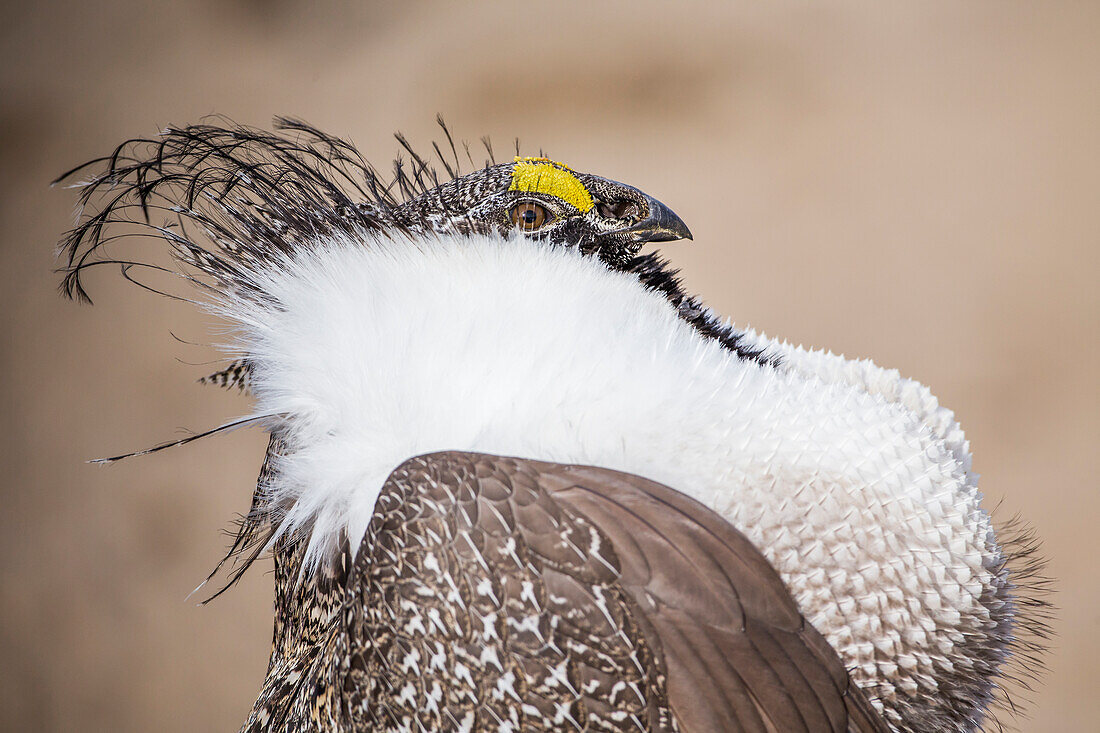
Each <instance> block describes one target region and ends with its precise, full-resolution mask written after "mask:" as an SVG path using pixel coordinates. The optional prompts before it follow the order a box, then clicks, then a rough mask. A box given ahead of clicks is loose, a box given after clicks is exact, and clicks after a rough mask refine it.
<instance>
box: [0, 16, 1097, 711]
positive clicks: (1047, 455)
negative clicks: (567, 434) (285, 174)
mask: <svg viewBox="0 0 1100 733" xmlns="http://www.w3.org/2000/svg"><path fill="white" fill-rule="evenodd" d="M737 5H739V6H741V7H734V4H733V3H723V2H712V3H707V4H692V3H677V4H675V5H673V4H672V3H664V2H648V3H638V2H632V3H626V4H621V5H613V4H605V3H595V2H583V3H574V2H557V3H552V4H551V3H545V4H544V3H538V4H536V3H516V2H512V3H501V4H497V3H489V2H476V3H467V4H462V5H459V4H454V3H442V2H441V3H434V4H433V3H422V2H405V3H387V4H375V3H366V2H349V3H343V4H339V5H334V4H328V3H316V4H315V3H300V4H299V3H292V2H261V1H260V0H252V1H251V2H241V1H236V2H230V1H228V0H218V1H216V2H215V1H214V0H210V1H209V2H192V3H149V2H107V3H87V2H65V3H58V2H53V3H50V2H45V3H37V4H32V3H19V4H12V5H10V6H9V7H6V8H4V12H3V16H2V17H3V21H2V24H0V38H2V46H0V62H2V63H0V85H2V86H0V258H2V259H0V277H2V278H3V280H2V284H0V285H2V287H0V305H2V309H3V316H4V317H3V325H2V328H3V340H2V342H0V357H2V359H3V371H2V379H0V385H2V386H0V390H2V392H0V394H2V400H3V402H2V410H0V415H2V418H0V431H2V436H0V446H3V466H2V471H3V478H2V479H0V487H2V488H0V490H2V492H3V493H2V496H0V502H2V507H3V508H2V509H0V571H2V573H3V575H2V583H0V728H3V729H6V730H43V731H53V730H88V731H96V730H111V731H144V730H164V731H173V730H178V731H190V730H236V728H237V726H238V725H239V724H240V723H241V722H242V721H243V719H244V717H245V715H246V713H247V711H248V710H249V708H250V706H251V704H252V701H253V699H254V696H255V694H256V692H257V690H258V688H259V684H260V680H261V678H262V676H263V673H264V670H265V666H266V660H267V654H268V645H269V640H270V635H271V615H270V602H271V600H270V594H271V580H270V576H269V575H267V574H265V570H266V569H267V568H268V567H269V566H264V567H263V568H260V569H259V570H257V571H253V572H252V573H251V574H250V575H248V576H247V577H246V578H245V580H244V582H243V583H242V584H241V585H240V586H239V587H238V588H236V589H235V590H233V591H231V592H230V593H228V594H226V595H225V596H223V597H222V598H220V599H219V600H217V601H216V602H215V603H213V604H212V605H211V606H208V607H205V608H198V607H196V606H195V604H194V599H193V600H192V601H185V600H184V599H185V596H186V595H187V594H188V592H189V591H191V589H192V588H194V587H195V585H196V584H198V583H199V581H201V580H202V578H203V577H205V575H206V573H207V571H208V570H209V569H210V568H211V567H212V566H213V564H214V563H215V562H216V561H217V560H218V558H219V557H220V554H221V552H222V550H223V548H224V546H225V544H226V538H225V537H224V536H223V535H221V534H219V531H220V530H221V529H223V528H225V527H227V526H228V525H229V522H230V521H231V520H232V519H233V517H234V516H235V513H236V512H240V511H243V510H245V508H246V507H247V503H248V499H249V496H250V494H251V491H252V485H253V482H254V479H255V476H256V473H257V470H258V467H259V464H260V459H261V456H262V452H263V447H264V437H263V435H262V434H259V433H258V432H255V431H252V432H248V431H244V432H239V433H236V434H233V435H229V436H223V437H220V438H214V439H210V440H205V441H200V442H199V443H196V444H194V445H191V446H188V447H184V448H179V449H175V450H172V451H169V452H165V453H161V454H158V455H155V456H148V457H144V458H136V459H132V460H129V461H125V462H123V463H121V464H118V465H115V466H111V467H107V468H99V467H95V466H90V465H87V464H85V463H84V461H85V460H86V459H89V458H94V457H98V456H104V455H112V454H116V453H119V452H124V451H129V450H134V449H138V448H142V447H147V446H149V445H151V444H153V443H156V442H160V441H162V440H165V439H169V438H172V437H175V436H177V435H179V432H178V431H179V429H180V428H189V429H201V428H206V427H210V426H213V425H215V424H218V423H220V422H221V421H223V420H225V419H227V418H230V417H233V416H236V415H239V414H241V413H242V412H243V411H244V410H245V409H246V407H245V403H244V401H243V399H241V398H239V397H235V396H231V395H226V394H223V393H222V392H220V391H217V390H214V389H209V388H203V387H200V386H198V385H196V384H194V379H195V378H197V377H199V376H201V375H202V374H204V373H205V371H204V370H205V369H206V368H205V367H203V366H192V365H189V364H188V363H186V362H192V363H194V362H203V361H207V360H210V359H212V358H215V356H216V355H215V354H214V353H213V352H212V351H211V350H210V349H209V348H205V347H202V346H195V345H188V344H186V343H181V342H180V341H178V340H176V339H174V338H173V334H175V335H176V336H178V337H179V338H180V339H182V340H185V341H191V342H196V343H200V344H201V343H209V342H210V341H211V340H213V338H214V337H212V336H211V335H210V328H211V326H212V325H213V324H211V323H209V322H208V320H206V319H204V318H203V317H201V316H200V315H198V314H197V313H194V312H193V311H192V310H191V309H190V308H188V307H187V306H185V305H180V304H175V303H172V302H170V301H167V300H165V299H161V298H157V297H155V296H152V295H150V294H148V293H145V292H142V291H140V290H138V289H136V288H134V287H131V286H128V285H126V284H125V283H123V282H122V280H121V278H120V277H118V276H117V273H116V272H114V271H108V270H107V269H104V270H101V271H100V272H98V273H94V274H93V275H92V276H91V277H90V279H89V287H90V290H91V292H92V295H93V297H94V298H95V299H96V301H97V305H96V306H95V307H94V308H89V307H82V306H79V305H76V304H74V303H70V302H66V301H64V300H62V299H61V298H60V297H58V295H57V292H56V286H57V283H58V277H57V276H56V275H55V274H54V273H53V272H52V268H54V267H55V265H56V262H55V261H54V260H53V246H54V243H55V241H56V240H57V239H58V237H59V235H60V234H61V232H62V231H63V230H64V229H66V228H67V227H68V226H69V225H71V223H72V221H73V219H72V217H73V205H74V200H75V195H74V193H73V192H71V191H67V190H63V189H53V190H51V189H49V188H48V187H47V184H48V182H49V181H50V180H51V179H52V178H53V177H54V176H55V175H57V174H59V173H60V172H62V171H63V170H65V169H67V168H68V167H70V166H72V165H75V164H76V163H79V162H82V161H84V160H87V159H89V158H91V157H93V156H97V155H100V154H104V153H106V152H108V151H109V150H110V149H111V148H112V146H113V145H114V144H116V143H117V142H120V141H121V140H122V139H124V138H127V137H131V136H138V135H149V134H152V133H154V132H155V131H156V130H158V129H159V128H160V127H161V126H163V125H165V124H168V123H175V124H186V123H190V122H194V121H197V120H199V119H200V118H201V117H202V116H203V115H207V114H210V113H222V114H226V115H228V116H230V117H232V118H233V119H235V120H236V121H239V122H244V123H248V124H254V125H261V126H266V125H268V124H269V122H270V119H271V118H272V116H273V115H276V114H291V115H297V116H301V117H303V118H305V119H307V120H309V121H311V122H313V123H315V124H317V125H318V126H320V127H322V128H323V129H326V130H328V131H331V132H334V133H337V134H341V135H344V136H347V137H350V138H351V139H352V140H354V141H356V142H357V143H358V144H359V146H360V148H361V149H362V150H363V151H364V152H365V153H366V154H367V155H368V156H370V157H372V158H373V159H375V160H376V161H382V162H385V161H388V160H389V158H390V157H391V156H392V154H393V153H394V152H395V148H396V145H395V143H394V141H393V139H392V138H391V137H390V134H391V133H392V132H393V131H394V130H395V129H400V130H402V131H404V132H406V133H407V134H408V135H409V136H410V137H411V138H412V139H413V140H414V141H420V142H427V141H429V140H430V139H431V136H432V135H433V134H434V132H435V130H434V129H433V124H434V123H433V120H434V117H435V114H436V113H437V112H441V113H443V114H444V116H445V117H446V118H447V120H448V121H449V123H450V124H451V126H452V128H453V129H454V130H455V131H456V133H457V134H458V135H459V136H462V137H466V138H468V139H471V140H475V141H476V140H477V138H478V137H479V136H481V135H483V134H489V135H492V136H493V137H494V138H495V139H496V140H497V145H498V149H507V147H508V143H509V141H510V140H511V139H512V137H514V136H516V135H518V136H519V137H520V138H521V139H522V140H523V141H524V142H525V144H526V149H527V150H529V151H531V152H534V151H537V150H538V149H539V148H540V147H542V148H544V149H545V150H546V151H547V152H548V153H551V154H553V155H554V156H556V157H557V158H558V159H560V160H564V161H565V162H568V163H570V164H572V165H574V166H576V167H578V168H580V169H582V170H588V171H592V172H596V173H599V174H602V175H605V176H608V177H611V178H615V179H618V180H621V181H626V182H629V183H632V184H635V185H637V186H639V187H641V188H643V189H644V190H646V191H648V192H650V193H652V194H653V195H655V196H657V197H658V198H660V199H661V200H663V201H665V202H666V203H667V204H669V205H670V206H671V207H672V208H673V209H674V210H676V211H677V212H678V213H679V214H680V215H681V216H682V217H683V218H684V220H685V221H687V222H688V224H689V225H690V226H691V228H692V231H693V232H694V233H695V242H694V243H682V244H674V245H669V246H668V247H666V250H665V251H666V252H667V254H668V255H669V256H671V257H672V258H673V260H674V261H675V262H676V263H677V264H678V265H680V266H682V268H683V271H684V274H685V277H686V280H687V282H688V284H689V286H690V289H692V290H694V291H697V292H700V293H701V294H703V295H704V296H705V297H706V299H707V300H708V301H709V302H710V303H711V304H712V305H713V306H715V307H717V308H718V309H719V310H720V311H722V312H724V313H726V314H728V315H730V316H732V317H733V318H734V320H735V321H737V322H738V323H742V324H746V323H748V324H752V325H753V326H756V327H757V328H761V329H763V330H765V331H767V332H768V333H771V334H778V335H782V336H784V337H786V338H788V339H790V340H793V341H796V342H802V343H806V344H813V345H817V346H827V347H829V348H831V349H833V350H834V351H841V352H844V353H845V354H848V355H858V356H865V357H871V358H873V359H874V360H875V361H877V362H878V363H880V364H884V365H889V366H893V367H897V368H899V369H901V371H902V372H903V373H905V374H907V375H911V376H914V377H916V378H918V379H920V380H922V381H924V382H925V383H927V384H929V385H931V386H932V388H933V391H934V392H935V393H936V394H938V395H939V397H940V399H941V401H942V402H943V403H944V404H946V405H948V406H950V407H952V408H953V409H954V410H955V411H956V414H957V416H958V418H959V419H960V421H961V422H962V424H963V426H964V427H965V428H966V429H967V432H968V435H969V437H970V439H971V442H972V446H973V449H974V455H975V466H976V469H977V470H978V471H979V472H980V473H981V474H982V483H981V485H982V487H983V489H984V491H985V492H986V495H987V503H988V505H989V506H993V505H996V504H997V503H998V502H1002V501H1003V506H1002V507H1001V509H1000V510H999V514H1000V516H1001V517H1002V518H1006V517H1008V516H1011V515H1012V514H1014V513H1017V512H1018V513H1020V514H1021V515H1022V516H1023V517H1025V518H1026V519H1027V520H1029V521H1031V522H1032V523H1033V524H1034V526H1035V528H1036V530H1037V532H1038V534H1039V535H1040V536H1041V537H1042V538H1044V541H1045V552H1046V554H1047V555H1048V556H1049V558H1050V573H1051V574H1052V575H1053V576H1054V577H1056V578H1057V581H1058V582H1057V585H1058V594H1057V596H1056V599H1055V600H1056V602H1057V604H1058V605H1059V606H1060V607H1061V610H1060V611H1059V614H1058V621H1057V624H1056V631H1057V633H1058V637H1057V638H1056V639H1055V640H1054V641H1053V647H1054V649H1053V651H1052V653H1051V655H1050V657H1049V665H1050V672H1049V674H1047V675H1045V683H1044V684H1043V685H1042V687H1041V688H1039V689H1038V690H1037V691H1036V692H1035V693H1034V694H1032V695H1031V696H1030V697H1031V700H1032V705H1031V708H1030V710H1031V717H1030V718H1029V719H1023V720H1021V721H1019V722H1018V723H1017V725H1018V726H1019V727H1020V728H1022V729H1024V730H1037V731H1066V730H1086V729H1088V730H1096V727H1095V726H1096V725H1097V723H1096V719H1097V717H1098V716H1100V696H1098V695H1097V694H1096V690H1097V689H1098V688H1100V640H1098V637H1100V610H1098V609H1100V572H1098V570H1097V562H1096V557H1097V556H1098V554H1100V539H1098V535H1097V529H1096V527H1097V522H1098V518H1097V510H1098V509H1100V498H1098V497H1097V492H1096V489H1097V481H1096V478H1095V477H1096V475H1097V472H1098V468H1100V466H1098V459H1097V455H1098V453H1100V450H1098V445H1097V439H1098V435H1100V425H1098V414H1100V399H1098V397H1100V395H1098V388H1097V377H1098V374H1097V367H1096V365H1097V362H1098V358H1100V349H1098V338H1097V337H1098V326H1100V297H1098V289H1097V276H1098V274H1100V273H1098V265H1100V254H1098V252H1100V241H1098V240H1100V4H1098V3H1096V2H1079V3H1071V2H1056V1H1054V0H1047V1H1046V2H1010V1H1006V0H994V1H989V2H984V1H979V2H967V3H959V2H955V1H951V2H920V3H914V2H906V3H902V2H870V1H869V2H865V3H851V2H831V3H806V2H770V3H752V4H749V3H740V4H737ZM749 6H752V7H749Z"/></svg>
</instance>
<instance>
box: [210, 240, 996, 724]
mask: <svg viewBox="0 0 1100 733" xmlns="http://www.w3.org/2000/svg"><path fill="white" fill-rule="evenodd" d="M256 280H257V283H256V284H257V285H258V286H259V288H260V289H261V290H262V291H263V292H264V293H266V294H268V295H269V296H271V298H272V301H273V302H274V303H277V304H278V307H262V306H259V305H257V304H256V303H254V302H252V301H250V300H247V299H243V298H242V299H235V298H232V297H228V298H226V299H225V300H224V301H223V302H222V303H221V304H220V305H219V306H218V308H217V310H218V311H219V312H220V313H222V314H223V315H225V316H227V317H228V318H229V319H231V320H232V321H234V322H235V323H237V324H239V328H238V329H237V331H236V333H235V335H234V339H233V343H232V344H231V345H230V348H231V350H232V351H234V352H239V353H240V354H242V355H247V356H248V358H249V359H250V360H251V362H252V364H253V368H254V376H253V386H252V388H253V391H254V394H255V396H256V414H257V415H268V416H278V417H272V418H271V419H270V422H271V424H272V425H273V426H277V427H278V428H279V429H280V430H283V431H286V434H287V437H288V441H289V446H290V454H289V455H288V456H287V457H286V458H285V459H283V460H282V461H281V462H280V463H279V465H278V467H277V468H278V476H279V479H278V481H277V482H276V483H274V484H273V485H272V486H271V487H269V488H270V490H271V492H272V498H273V504H274V505H277V506H283V507H290V508H289V510H288V514H287V516H286V520H285V522H284V526H283V530H284V531H290V530H298V531H307V532H310V533H311V534H310V536H311V548H310V555H311V557H312V558H313V559H317V558H320V557H322V556H323V555H324V554H325V553H327V552H329V551H331V549H332V546H333V543H334V542H335V540H336V538H337V537H338V536H339V535H340V533H341V532H342V531H347V533H348V534H349V535H350V538H351V542H352V546H353V547H354V546H356V545H357V544H358V540H359V539H360V538H361V537H362V536H363V534H364V532H365V530H366V526H367V524H368V522H369V520H370V517H371V513H372V511H373V508H374V503H375V500H376V498H377V496H378V493H379V491H380V489H381V487H382V484H383V482H384V481H385V479H386V477H387V476H388V474H389V473H390V471H391V470H392V469H393V468H394V467H396V466H397V465H398V464H399V463H401V462H402V461H404V460H405V459H407V458H409V457H411V456H414V455H418V454H422V453H428V452H432V451H441V450H465V451H478V452H484V453H493V454H500V455H508V456H518V457H525V458H534V459H540V460H547V461H556V462H560V463H579V464H590V465H596V466H604V467H607V468H612V469H617V470H620V471H626V472H630V473H634V474H638V475H640V476H644V477H646V478H650V479H653V480H655V481H659V482H661V483H664V484H667V485H669V486H671V487H674V488H676V489H678V490H680V491H683V492H684V493H686V494H688V495H690V496H692V497H694V498H695V499H697V500H699V501H701V502H703V503H704V504H706V505H707V506H709V507H711V508H713V509H714V510H716V511H718V512H719V513H721V514H722V515H723V516H725V517H726V518H728V519H729V521H730V522H732V523H733V524H734V525H735V526H737V527H738V528H739V529H740V530H742V531H743V532H745V533H746V534H747V535H748V536H749V538H750V539H752V541H753V542H754V543H755V544H756V545H757V547H759V548H760V549H761V550H762V551H763V553H764V554H765V555H766V556H767V557H768V559H769V560H770V561H771V562H772V564H773V565H774V566H775V567H776V568H777V569H778V570H779V572H780V574H781V576H782V577H783V579H784V581H785V582H786V583H787V585H788V587H789V588H790V589H791V592H792V594H793V595H794V597H795V599H796V600H797V602H798V603H799V605H800V607H801V608H802V610H803V612H804V614H805V615H806V616H807V618H808V619H809V620H810V621H811V622H812V623H813V624H814V626H815V627H817V629H818V630H819V631H821V632H822V633H823V634H824V635H825V636H826V638H827V639H828V640H829V642H830V643H831V644H832V645H833V646H834V647H835V648H836V649H837V650H838V652H839V653H840V655H841V657H842V659H843V660H844V662H845V664H846V665H847V666H848V667H849V668H850V669H852V670H853V676H854V678H855V679H856V681H857V682H858V683H860V684H861V685H863V686H865V687H869V688H874V689H873V690H871V691H872V692H873V694H874V695H875V696H877V697H879V698H882V699H885V700H888V699H889V698H890V696H891V695H894V694H897V693H903V694H908V695H914V694H925V693H926V694H934V693H935V692H936V686H937V684H938V682H937V680H938V678H939V673H940V672H942V670H943V669H945V668H950V667H951V666H952V665H956V666H957V665H965V664H967V663H968V660H967V659H966V658H965V657H963V656H961V655H960V654H959V652H958V645H959V644H960V643H961V642H962V640H963V639H964V638H965V636H966V635H967V634H975V633H982V632H983V630H987V629H988V628H989V627H990V625H991V624H992V623H993V622H992V621H991V619H990V613H989V611H988V610H987V608H986V607H985V606H984V605H983V604H982V603H981V602H980V601H981V599H982V598H983V595H986V597H988V594H989V593H990V592H991V589H992V588H993V586H994V584H995V583H996V582H998V581H997V578H996V573H997V572H998V571H999V567H1000V560H1001V557H1000V551H999V549H998V547H997V545H996V543H995V540H994V537H993V532H992V527H991V524H990V520H989V517H988V515H987V514H986V513H985V512H984V511H983V510H982V509H981V507H980V505H979V504H980V499H981V495H980V493H979V492H978V490H977V487H976V479H975V476H974V475H973V474H971V473H970V472H969V467H970V457H969V453H968V446H967V443H966V441H965V438H964V437H963V434H962V431H961V430H960V429H959V427H958V425H957V424H956V423H955V421H954V419H953V416H952V414H951V413H950V412H949V411H947V410H945V409H943V408H940V407H939V405H938V404H937V402H936V400H935V398H934V397H933V396H932V395H931V394H930V393H929V392H928V390H927V389H926V388H925V387H923V386H922V385H920V384H918V383H916V382H913V381H910V380H905V379H902V378H900V377H899V375H898V374H897V372H890V371H886V370H882V369H880V368H878V367H876V366H874V365H873V364H871V363H870V362H866V361H863V362H853V361H848V360H845V359H843V358H842V357H838V356H834V355H831V354H823V353H821V352H806V351H803V350H801V349H795V348H793V347H790V346H788V345H785V344H778V343H775V342H772V341H770V340H768V339H766V338H764V337H761V336H756V335H755V334H752V335H751V338H752V339H754V340H755V341H756V342H757V343H758V344H760V345H767V347H768V350H769V353H779V354H781V355H782V358H783V362H782V364H783V365H782V366H781V367H779V368H773V367H769V366H762V365H760V364H758V363H756V362H753V361H745V360H742V359H739V358H738V357H736V356H734V355H732V354H730V353H729V352H728V351H726V350H725V349H723V348H722V347H721V346H720V345H719V344H718V343H716V342H714V341H708V340H706V339H704V338H702V337H701V336H700V335H699V334H698V333H697V332H695V331H694V330H693V329H692V328H691V327H690V326H689V325H688V324H687V323H685V322H683V321H682V320H681V319H679V318H678V317H677V316H676V314H675V312H674V311H673V309H672V308H671V306H670V305H669V304H668V302H667V301H666V300H665V299H664V298H663V297H662V296H661V295H659V294H656V293H653V292H649V291H646V290H644V289H643V288H642V287H641V286H640V285H639V283H638V281H637V279H636V278H635V277H634V276H632V275H627V274H622V273H615V272H611V271H609V270H608V269H607V268H606V267H605V266H604V265H603V264H601V263H599V262H598V261H595V260H593V259H590V258H584V257H581V256H579V255H578V254H577V253H576V252H575V251H573V250H568V249H564V248H551V247H539V246H534V245H532V243H530V242H528V241H524V240H518V241H517V240H508V241H505V240H500V239H497V238H485V237H472V238H466V237H459V238H440V239H431V240H428V241H426V242H420V243H418V244H415V245H414V244H410V243H409V242H407V241H398V242H393V241H389V240H385V239H381V240H378V239H373V238H371V237H364V239H363V241H356V242H351V241H330V242H325V243H323V244H321V245H319V246H317V247H316V248H314V249H312V250H311V251H309V252H307V253H304V254H302V253H300V254H298V255H296V258H295V259H293V260H288V261H285V262H283V263H282V264H280V265H279V266H277V267H272V268H270V269H268V270H266V271H264V272H261V273H259V274H257V275H256ZM876 704H878V705H879V706H880V707H881V702H879V700H876Z"/></svg>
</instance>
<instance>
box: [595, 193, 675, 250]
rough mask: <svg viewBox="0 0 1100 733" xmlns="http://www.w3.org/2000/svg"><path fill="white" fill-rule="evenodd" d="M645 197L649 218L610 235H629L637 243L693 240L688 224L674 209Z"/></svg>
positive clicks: (647, 196) (646, 195)
mask: <svg viewBox="0 0 1100 733" xmlns="http://www.w3.org/2000/svg"><path fill="white" fill-rule="evenodd" d="M643 195H645V198H646V202H647V203H648V204H649V216H648V217H646V218H645V219H644V220H642V221H640V222H638V223H637V224H635V225H634V226H631V227H628V228H626V229H619V230H617V231H614V232H609V234H629V235H630V237H631V239H632V240H633V241H634V242H636V243H639V244H641V243H645V242H674V241H676V240H677V239H691V238H692V237H691V230H690V229H688V228H687V224H685V223H684V221H683V220H682V219H681V218H680V217H678V216H676V214H675V213H673V211H672V209H670V208H668V207H667V206H665V205H664V204H662V203H661V202H660V201H658V200H657V199H655V198H653V197H652V196H649V195H648V194H643Z"/></svg>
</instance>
